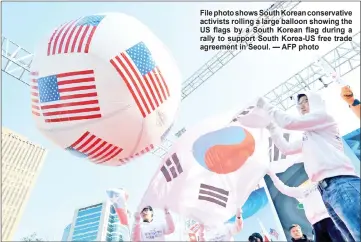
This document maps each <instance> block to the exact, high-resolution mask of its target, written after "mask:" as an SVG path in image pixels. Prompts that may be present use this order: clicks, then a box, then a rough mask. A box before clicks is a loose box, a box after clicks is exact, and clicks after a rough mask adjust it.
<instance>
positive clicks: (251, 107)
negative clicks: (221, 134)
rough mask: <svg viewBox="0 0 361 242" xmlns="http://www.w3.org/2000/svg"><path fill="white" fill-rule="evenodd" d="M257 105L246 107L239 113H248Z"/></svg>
mask: <svg viewBox="0 0 361 242" xmlns="http://www.w3.org/2000/svg"><path fill="white" fill-rule="evenodd" d="M254 108H255V106H249V107H248V108H246V109H245V110H243V111H242V112H241V113H240V114H239V115H246V114H248V113H249V112H250V111H251V110H252V109H254Z"/></svg>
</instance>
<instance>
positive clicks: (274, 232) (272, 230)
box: [269, 228, 279, 239]
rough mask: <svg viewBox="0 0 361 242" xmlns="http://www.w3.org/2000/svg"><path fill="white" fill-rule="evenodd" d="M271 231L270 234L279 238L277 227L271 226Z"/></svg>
mask: <svg viewBox="0 0 361 242" xmlns="http://www.w3.org/2000/svg"><path fill="white" fill-rule="evenodd" d="M269 233H270V235H272V236H273V237H275V238H276V239H278V236H279V234H278V233H277V231H276V230H275V229H272V228H270V230H269Z"/></svg>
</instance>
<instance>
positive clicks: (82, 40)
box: [47, 15, 105, 56]
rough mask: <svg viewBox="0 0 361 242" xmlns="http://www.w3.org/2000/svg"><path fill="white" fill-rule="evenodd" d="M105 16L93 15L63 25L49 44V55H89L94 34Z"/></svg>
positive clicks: (52, 36) (53, 35) (55, 32)
mask: <svg viewBox="0 0 361 242" xmlns="http://www.w3.org/2000/svg"><path fill="white" fill-rule="evenodd" d="M104 17H105V16H104V15H91V16H86V17H82V18H80V19H77V20H73V21H70V22H68V23H65V24H63V25H62V26H60V27H59V28H58V29H56V30H55V31H54V32H53V34H52V35H51V37H50V40H49V42H48V51H47V55H48V56H49V55H57V54H64V53H88V52H89V47H90V44H91V41H92V39H93V36H94V33H95V31H96V29H97V27H98V25H99V23H100V22H101V21H102V20H103V18H104Z"/></svg>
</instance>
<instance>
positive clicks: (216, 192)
mask: <svg viewBox="0 0 361 242" xmlns="http://www.w3.org/2000/svg"><path fill="white" fill-rule="evenodd" d="M228 195H229V191H226V190H223V189H221V188H217V187H213V186H210V185H206V184H201V186H200V189H199V195H198V199H199V200H204V201H208V202H211V203H215V204H217V205H219V206H222V207H227V201H228Z"/></svg>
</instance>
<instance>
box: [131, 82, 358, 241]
mask: <svg viewBox="0 0 361 242" xmlns="http://www.w3.org/2000/svg"><path fill="white" fill-rule="evenodd" d="M341 96H342V98H343V100H345V102H347V104H348V105H349V107H350V108H351V110H352V111H353V112H354V113H355V115H356V116H357V117H358V118H360V101H359V100H357V99H355V98H354V95H353V93H352V90H351V89H350V87H348V86H347V87H344V88H342V91H341ZM296 101H297V108H298V110H299V112H300V115H299V116H292V115H289V114H288V113H286V112H284V111H281V110H279V109H277V108H276V107H274V106H272V105H271V104H269V103H267V102H266V101H265V99H263V98H259V100H258V102H257V107H258V108H261V109H264V110H265V111H267V113H268V114H269V116H270V117H271V120H272V123H271V124H270V125H269V126H268V127H267V129H268V130H269V132H270V135H271V137H272V139H273V142H274V143H275V145H276V146H277V147H278V148H279V150H280V151H281V152H282V153H284V154H286V155H293V154H301V155H302V156H301V157H302V162H303V163H304V167H305V171H306V173H307V175H308V177H309V179H310V181H311V182H310V184H309V185H307V186H306V187H297V188H293V187H288V186H286V185H285V184H283V182H282V181H281V180H280V179H279V178H278V177H277V175H276V174H275V172H274V171H273V170H272V165H271V168H270V170H269V172H268V174H269V175H270V177H271V179H272V180H273V182H274V185H275V187H276V188H277V189H278V190H280V192H282V193H284V194H285V195H287V196H290V197H295V198H297V199H301V200H302V203H303V205H304V210H305V214H306V217H307V219H308V220H309V222H310V223H311V225H312V227H313V234H314V238H312V239H311V238H307V236H306V235H304V234H303V232H302V229H301V226H299V225H298V224H293V225H291V226H290V228H289V231H290V235H291V236H292V239H291V240H292V241H297V242H304V241H305V242H307V241H317V242H327V241H334V242H340V241H347V242H351V241H355V242H356V241H360V239H361V238H360V228H361V225H360V220H361V217H360V197H361V195H360V177H359V176H358V175H357V173H356V171H355V168H354V166H353V165H352V163H351V161H350V159H349V158H348V157H347V156H346V155H345V154H344V150H343V143H342V138H341V134H340V133H339V129H338V124H337V123H336V121H335V120H334V118H333V117H332V116H330V115H329V114H328V113H327V112H326V109H325V102H324V100H323V99H322V98H321V96H320V95H319V94H317V93H312V92H308V93H300V94H298V95H297V100H296ZM281 129H285V130H297V131H303V137H302V140H299V141H296V142H292V143H290V142H287V141H286V140H285V139H284V137H283V136H282V132H281ZM312 190H313V191H314V190H316V191H317V192H316V193H315V192H313V193H312ZM310 194H313V195H312V196H311V195H310ZM210 212H211V211H210ZM164 213H165V224H162V223H153V215H154V214H153V209H152V207H150V206H147V207H145V208H143V209H142V210H141V211H139V212H137V213H135V222H134V226H133V230H132V240H133V241H164V240H165V235H169V234H172V233H173V232H174V231H175V225H174V221H173V219H172V216H171V214H170V213H169V211H168V209H166V208H165V209H164ZM311 214H313V215H311ZM314 214H316V215H314ZM242 228H243V219H242V211H241V210H240V209H238V210H237V212H236V221H235V223H234V224H224V225H222V226H221V227H218V228H207V227H205V226H204V225H203V224H200V229H199V231H198V239H197V240H198V241H232V240H233V237H234V235H236V234H238V233H239V232H240V231H241V230H242ZM248 240H249V242H263V240H264V238H263V236H262V235H261V234H259V233H253V234H252V235H250V236H249V238H248Z"/></svg>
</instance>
